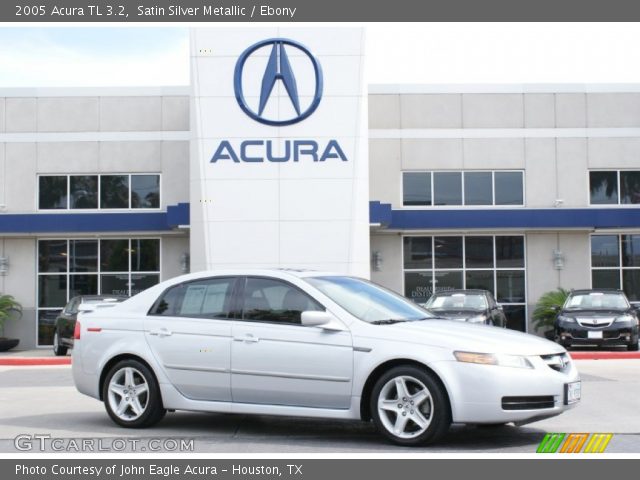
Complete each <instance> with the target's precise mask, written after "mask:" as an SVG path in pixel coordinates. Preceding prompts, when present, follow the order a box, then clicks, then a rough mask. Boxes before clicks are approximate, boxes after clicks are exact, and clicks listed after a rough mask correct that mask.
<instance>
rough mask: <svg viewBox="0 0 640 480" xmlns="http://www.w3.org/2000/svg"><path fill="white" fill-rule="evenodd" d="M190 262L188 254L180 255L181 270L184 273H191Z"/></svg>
mask: <svg viewBox="0 0 640 480" xmlns="http://www.w3.org/2000/svg"><path fill="white" fill-rule="evenodd" d="M190 260H191V259H190V258H189V254H188V253H187V252H184V253H183V254H182V255H180V268H181V269H182V273H189V267H190Z"/></svg>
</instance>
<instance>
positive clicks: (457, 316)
mask: <svg viewBox="0 0 640 480" xmlns="http://www.w3.org/2000/svg"><path fill="white" fill-rule="evenodd" d="M423 307H424V308H426V309H427V310H428V311H429V312H430V313H432V314H434V315H435V316H437V317H440V318H448V319H451V320H458V321H462V322H469V323H484V324H486V325H494V326H496V327H506V326H507V318H506V316H505V314H504V311H503V310H502V307H501V306H500V305H498V303H497V302H496V300H495V299H494V298H493V295H492V294H491V292H488V291H487V290H447V291H442V292H437V293H434V294H433V295H432V296H431V298H429V300H428V301H427V303H425V304H424V305H423Z"/></svg>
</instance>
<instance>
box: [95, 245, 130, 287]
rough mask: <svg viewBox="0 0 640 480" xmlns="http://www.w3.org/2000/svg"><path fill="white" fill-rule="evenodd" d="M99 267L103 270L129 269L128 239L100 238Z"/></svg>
mask: <svg viewBox="0 0 640 480" xmlns="http://www.w3.org/2000/svg"><path fill="white" fill-rule="evenodd" d="M100 269H101V270H102V271H103V272H127V271H129V240H102V241H101V242H100ZM106 293H109V292H106Z"/></svg>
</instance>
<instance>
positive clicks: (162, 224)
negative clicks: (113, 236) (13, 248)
mask: <svg viewBox="0 0 640 480" xmlns="http://www.w3.org/2000/svg"><path fill="white" fill-rule="evenodd" d="M188 224H189V204H188V203H179V204H178V205H172V206H169V207H167V211H166V212H135V211H134V212H118V213H104V212H99V213H98V212H95V213H94V212H91V213H69V212H65V213H23V214H0V235H2V234H3V233H4V234H7V233H63V232H64V233H75V232H77V233H84V232H158V231H170V230H172V229H173V228H175V227H177V226H178V225H188Z"/></svg>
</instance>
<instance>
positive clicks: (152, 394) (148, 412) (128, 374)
mask: <svg viewBox="0 0 640 480" xmlns="http://www.w3.org/2000/svg"><path fill="white" fill-rule="evenodd" d="M102 389H103V390H102V398H103V399H104V404H105V407H106V409H107V413H108V414H109V416H110V417H111V419H112V420H113V421H114V422H116V423H117V424H118V425H120V426H123V427H129V428H144V427H150V426H151V425H154V424H155V423H158V422H159V421H160V420H161V419H162V417H164V415H165V413H166V410H165V409H164V407H163V406H162V399H161V397H160V388H159V387H158V382H157V381H156V379H155V377H154V376H153V374H152V373H151V370H149V368H148V367H147V366H146V365H144V364H143V363H141V362H139V361H137V360H133V359H129V360H122V361H120V362H118V363H117V364H116V365H114V366H113V368H111V370H109V373H108V374H107V376H106V378H105V381H104V385H103V386H102Z"/></svg>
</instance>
